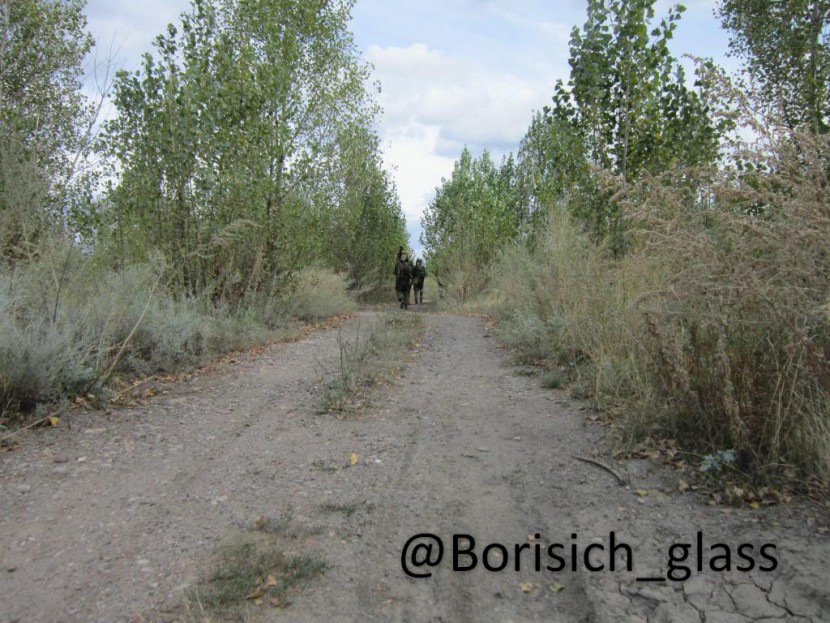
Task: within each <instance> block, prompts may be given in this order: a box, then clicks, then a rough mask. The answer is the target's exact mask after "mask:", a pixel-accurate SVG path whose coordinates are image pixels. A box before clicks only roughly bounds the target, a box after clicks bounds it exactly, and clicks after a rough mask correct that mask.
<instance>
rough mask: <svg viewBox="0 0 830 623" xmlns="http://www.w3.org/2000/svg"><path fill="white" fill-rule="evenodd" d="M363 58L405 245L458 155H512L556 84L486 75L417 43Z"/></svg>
mask: <svg viewBox="0 0 830 623" xmlns="http://www.w3.org/2000/svg"><path fill="white" fill-rule="evenodd" d="M366 56H367V60H369V61H370V62H371V63H372V64H373V65H374V67H375V71H374V78H375V79H377V80H379V81H380V82H381V84H382V92H381V95H380V103H381V106H382V107H383V111H384V112H383V117H382V119H381V128H380V129H381V135H382V139H383V142H384V144H385V145H386V147H385V149H384V151H385V159H386V161H387V162H388V163H389V164H390V165H391V166H392V167H393V168H394V176H395V179H396V182H397V185H398V192H399V195H400V198H401V204H402V207H403V210H404V213H405V215H406V217H407V224H408V228H409V231H410V233H411V234H412V238H413V243H414V242H415V241H416V238H417V233H418V232H419V230H420V228H419V225H418V224H419V223H420V219H421V215H422V214H423V210H424V209H425V208H426V206H427V204H428V202H429V200H430V199H431V198H432V196H433V195H434V192H435V187H436V186H437V185H438V184H440V180H441V178H442V177H449V175H450V174H451V173H452V166H453V163H454V161H455V160H456V159H457V158H458V156H459V155H460V153H461V149H462V148H463V147H464V146H465V145H466V146H468V147H469V148H470V149H471V150H472V151H473V153H476V154H477V153H480V152H481V150H483V149H484V148H487V149H489V150H490V151H491V153H492V154H493V157H494V159H496V160H497V161H498V159H500V158H501V157H502V156H503V155H505V154H506V153H507V152H508V151H515V150H516V148H517V147H518V143H519V141H520V140H521V138H522V136H523V135H524V133H525V131H526V130H527V127H528V125H529V124H530V118H531V114H532V111H533V110H538V109H539V108H541V107H542V106H543V105H545V104H546V103H548V101H549V100H550V96H551V94H552V93H553V86H554V84H555V81H556V78H557V77H559V76H556V75H555V74H554V73H552V72H550V71H548V72H538V73H536V72H532V71H531V72H528V73H527V74H526V75H522V74H521V73H519V72H520V71H521V70H522V69H523V68H522V67H521V66H519V67H517V71H516V72H512V73H511V72H506V71H504V70H503V69H491V68H489V67H488V66H487V65H486V64H483V63H476V62H474V61H473V60H470V59H462V58H459V57H454V56H450V55H448V54H446V53H444V52H441V51H439V50H435V49H432V48H430V47H429V46H427V45H426V44H425V43H414V44H411V45H409V46H406V47H397V46H387V47H381V46H371V47H370V48H369V50H368V52H367V54H366Z"/></svg>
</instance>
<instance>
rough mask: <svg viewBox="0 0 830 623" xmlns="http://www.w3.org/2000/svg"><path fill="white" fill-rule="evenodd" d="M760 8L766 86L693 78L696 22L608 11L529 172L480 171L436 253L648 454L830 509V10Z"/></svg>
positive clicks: (591, 7) (444, 210) (583, 47)
mask: <svg viewBox="0 0 830 623" xmlns="http://www.w3.org/2000/svg"><path fill="white" fill-rule="evenodd" d="M750 4H751V3H744V2H739V1H735V2H731V1H730V2H724V3H723V4H722V5H721V7H720V9H719V10H720V14H721V17H722V19H723V23H724V25H725V27H726V28H728V29H729V31H730V33H731V35H732V47H733V51H734V52H735V53H737V54H739V55H741V56H742V57H743V58H744V60H745V62H746V70H745V77H746V78H747V79H746V80H744V79H742V77H741V76H737V77H729V76H726V75H724V73H723V72H722V71H721V70H719V69H718V68H717V67H715V66H713V65H712V63H711V62H709V61H705V60H702V59H694V62H695V67H696V76H695V78H694V81H692V80H691V79H686V77H685V76H684V72H683V69H682V67H681V66H680V64H679V63H678V62H677V61H676V60H675V59H674V58H673V57H672V56H671V54H670V52H669V47H668V41H669V40H670V39H671V37H672V32H673V30H674V28H675V25H676V23H677V21H678V20H679V19H680V16H681V14H682V12H683V8H682V7H680V6H677V7H675V8H673V9H671V10H670V11H669V13H668V14H667V15H666V16H664V17H663V18H662V19H658V18H656V17H655V13H654V6H653V5H654V3H653V2H652V1H651V0H637V1H635V2H617V1H612V2H604V3H603V2H595V1H593V0H591V1H589V2H588V17H587V20H586V22H585V24H584V26H583V27H582V28H577V29H574V31H573V33H572V36H571V67H572V73H571V79H570V81H569V82H568V83H567V84H559V85H558V86H557V88H556V91H555V93H554V96H553V103H552V105H551V106H550V107H546V108H545V109H544V110H542V111H539V112H537V113H536V114H535V116H534V118H533V122H532V124H531V126H530V128H529V129H528V132H527V134H526V136H525V138H524V140H523V142H522V145H521V148H520V150H519V153H518V155H517V156H516V157H515V158H514V157H512V156H511V157H508V158H506V159H505V160H504V161H503V162H502V164H501V166H496V165H494V164H493V163H492V161H491V159H490V156H489V154H487V153H486V152H485V153H484V154H482V155H481V156H480V157H478V158H476V157H473V156H472V155H471V154H470V153H469V152H468V151H467V150H465V151H464V152H463V153H462V154H461V157H460V159H459V160H458V161H457V163H456V166H455V170H454V172H453V174H452V176H451V178H450V179H445V180H444V181H443V184H442V186H441V187H440V188H439V189H438V192H437V194H436V196H435V198H434V199H433V201H432V203H431V205H430V208H429V211H428V213H427V215H426V217H425V219H424V238H423V241H424V243H425V245H426V246H427V247H428V249H429V262H430V265H431V267H432V269H433V271H435V272H437V273H439V274H443V279H442V280H443V281H445V282H446V283H447V284H448V285H449V287H448V289H447V295H448V297H449V298H451V299H452V300H454V302H456V303H457V304H462V305H465V306H468V307H469V306H475V307H478V308H480V309H483V310H485V311H488V312H490V313H492V314H493V315H495V316H496V317H497V318H498V320H499V332H500V334H501V336H502V337H503V339H504V341H505V342H506V343H507V344H508V345H509V346H510V347H511V349H512V350H513V352H514V354H515V357H516V359H517V360H519V361H521V362H523V363H536V364H539V365H542V366H544V367H545V368H547V369H548V373H547V374H546V375H545V377H544V378H545V384H547V385H548V386H557V385H561V384H563V383H568V384H569V387H570V391H571V393H572V395H574V396H578V397H581V398H587V399H589V400H591V401H592V402H593V404H594V405H595V406H596V408H597V409H600V410H603V411H605V412H606V413H607V414H609V416H615V420H614V421H615V422H616V423H617V424H618V425H619V426H620V427H621V429H622V430H623V431H624V437H625V439H626V440H627V441H628V442H629V443H630V445H631V446H634V445H642V444H643V443H645V442H648V440H655V441H658V440H666V439H668V440H672V444H674V443H675V440H676V443H677V444H679V447H680V448H682V450H684V451H686V452H688V453H690V454H689V455H687V456H691V457H694V456H698V457H700V459H701V461H702V463H703V464H704V465H707V464H708V463H707V460H706V459H705V458H704V457H708V458H709V463H711V462H712V460H714V459H713V457H715V458H718V457H721V458H723V461H722V462H728V463H729V466H730V468H731V469H732V470H733V471H734V470H737V472H739V473H741V474H742V475H743V477H744V478H747V479H749V480H752V481H755V482H756V483H763V484H769V483H776V484H781V483H787V484H788V485H794V486H801V487H808V488H811V489H812V490H825V491H826V486H827V483H828V481H830V298H828V297H829V296H830V254H828V247H827V241H828V240H830V189H828V174H830V132H828V130H830V93H828V85H830V40H828V35H827V29H826V23H827V22H826V20H827V16H828V11H830V6H828V5H827V3H826V2H816V3H806V4H805V5H798V7H796V6H795V5H792V4H787V5H786V6H785V5H779V4H776V3H771V2H762V3H761V5H763V8H762V9H758V10H756V8H757V7H756V6H755V5H752V6H750ZM756 4H757V3H756ZM782 13H784V14H782ZM750 77H751V80H749V78H750ZM692 82H694V86H691V85H692ZM749 84H751V85H752V87H750V86H747V85H749ZM790 94H791V95H792V97H790ZM724 457H725V458H724ZM718 460H720V459H718Z"/></svg>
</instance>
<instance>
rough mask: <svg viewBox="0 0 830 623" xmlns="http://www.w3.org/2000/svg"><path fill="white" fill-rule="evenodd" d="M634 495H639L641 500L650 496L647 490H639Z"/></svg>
mask: <svg viewBox="0 0 830 623" xmlns="http://www.w3.org/2000/svg"><path fill="white" fill-rule="evenodd" d="M634 493H636V494H637V495H639V496H640V497H641V498H644V497H646V496H647V495H648V491H646V490H645V489H637V490H636V491H635V492H634Z"/></svg>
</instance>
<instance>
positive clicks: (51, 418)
mask: <svg viewBox="0 0 830 623" xmlns="http://www.w3.org/2000/svg"><path fill="white" fill-rule="evenodd" d="M60 421H61V419H60V418H59V417H57V416H54V415H50V416H49V425H50V426H57V425H58V424H59V423H60Z"/></svg>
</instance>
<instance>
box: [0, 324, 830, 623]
mask: <svg viewBox="0 0 830 623" xmlns="http://www.w3.org/2000/svg"><path fill="white" fill-rule="evenodd" d="M397 313H423V312H422V311H420V310H418V309H415V310H413V311H410V312H397ZM423 315H424V319H425V322H426V332H425V335H424V338H423V340H422V342H421V343H420V345H419V346H418V347H417V348H416V349H414V350H413V352H412V353H411V355H412V357H411V361H409V363H408V365H407V367H406V368H405V370H404V373H403V374H402V376H401V377H400V378H398V379H397V380H396V381H395V382H394V383H393V384H391V385H389V386H386V387H384V388H382V389H381V390H380V391H379V392H378V393H376V394H375V395H374V396H373V400H372V406H371V407H370V408H369V409H368V410H367V411H366V412H365V413H363V414H360V415H348V416H346V417H344V418H337V417H335V416H333V415H330V414H328V415H318V414H315V412H314V405H315V397H316V395H317V392H318V385H319V382H320V379H321V377H322V376H323V374H324V371H325V370H327V369H328V370H331V369H333V367H334V366H335V365H336V361H337V356H338V348H337V342H336V340H337V331H335V330H328V331H321V332H318V333H316V334H314V335H312V336H311V337H309V338H308V339H305V340H303V341H300V342H296V343H288V344H279V345H274V346H271V347H269V348H268V349H267V350H266V352H265V353H264V354H259V355H240V356H239V357H237V358H236V360H235V361H233V362H229V363H226V364H223V365H220V366H215V367H213V368H212V369H211V370H210V371H206V372H202V373H197V374H194V375H193V377H192V378H191V379H189V380H188V381H186V382H183V383H179V384H171V385H169V386H167V387H166V388H162V389H164V390H165V391H166V392H167V393H163V394H161V395H159V396H156V397H154V398H150V399H147V400H146V401H144V402H143V403H142V404H140V405H139V406H137V407H135V408H132V409H120V410H116V411H114V412H112V413H111V414H108V415H107V414H103V413H89V414H83V415H81V414H76V415H75V416H74V418H73V428H72V430H71V431H70V430H68V429H67V428H66V427H65V426H59V427H58V428H56V429H54V430H38V431H35V432H32V433H29V434H24V435H21V436H20V441H21V445H20V447H19V448H17V449H15V450H13V451H10V452H4V453H3V454H0V508H2V517H0V602H1V604H0V623H11V622H13V621H20V622H26V623H28V622H40V621H43V622H58V621H62V622H67V623H68V622H75V621H84V622H86V621H102V622H103V621H107V622H109V621H134V622H135V621H147V622H150V621H169V620H171V617H174V618H175V617H176V616H178V615H177V614H175V613H177V612H178V613H181V610H180V609H179V610H177V608H180V605H181V603H182V600H183V599H184V596H185V595H186V593H187V590H188V587H190V586H192V585H193V584H194V583H195V582H196V580H197V578H198V577H199V575H200V572H201V571H202V570H203V569H204V567H205V564H206V561H207V560H208V559H209V558H210V557H211V554H212V552H213V551H214V550H215V548H216V546H217V545H219V544H220V543H222V542H224V541H226V540H227V539H228V538H229V537H231V536H232V535H233V534H235V533H239V532H242V531H245V530H246V529H248V528H249V527H250V526H251V524H252V523H255V522H256V521H257V518H260V519H261V518H263V517H269V518H270V517H281V516H286V515H285V514H286V512H288V511H290V513H291V518H292V522H293V523H294V524H295V525H299V526H314V527H315V529H314V530H309V531H308V532H307V533H304V536H302V537H301V538H299V539H297V541H296V543H295V545H294V546H295V547H296V548H298V549H302V550H304V551H308V552H313V553H315V554H317V555H319V556H321V557H322V558H323V559H325V561H326V562H327V563H328V565H329V568H328V570H327V571H326V573H325V574H324V575H323V576H322V577H319V578H317V579H316V580H314V581H313V582H311V583H310V584H309V586H308V587H307V588H306V589H305V590H303V591H302V592H299V593H296V594H295V595H293V597H292V603H291V605H290V606H288V607H282V608H274V607H270V606H268V605H267V604H265V605H262V606H257V605H253V604H252V605H251V607H250V613H251V614H250V616H251V619H252V620H265V621H308V622H312V621H360V622H366V621H399V622H421V621H423V622H427V621H429V622H445V623H454V622H462V621H471V622H472V621H476V622H478V621H498V622H509V621H513V622H515V623H520V622H523V621H554V622H558V621H562V622H571V621H573V622H576V621H586V622H588V621H598V622H605V621H609V622H614V621H621V622H624V623H628V622H632V623H633V622H637V621H639V622H645V621H648V622H650V623H661V622H662V623H666V622H676V623H686V622H696V623H698V622H706V623H717V622H735V623H742V622H744V621H772V620H778V621H812V622H816V623H817V622H819V621H830V595H829V594H828V586H830V571H828V565H829V564H830V537H828V532H827V529H826V519H827V518H826V516H824V515H822V514H821V513H820V512H819V511H817V510H816V507H814V506H809V505H803V504H791V505H785V506H780V507H773V508H769V509H765V508H762V509H759V510H752V509H749V508H723V507H711V506H707V505H706V499H705V498H704V497H702V496H700V495H698V494H695V493H692V492H686V493H681V492H679V491H678V490H677V483H678V476H677V474H675V473H673V471H672V470H671V469H670V468H667V467H664V466H661V465H659V464H657V463H655V462H652V461H647V460H631V461H613V460H612V459H611V458H609V456H608V451H609V440H608V439H607V438H606V437H607V432H606V431H607V429H605V428H604V427H603V426H602V425H601V424H600V423H599V422H597V421H592V420H591V419H590V418H589V417H588V415H589V412H588V411H587V410H584V407H583V408H582V409H583V410H580V406H579V405H578V404H571V403H570V401H568V400H567V398H566V395H565V394H564V393H563V392H559V391H551V390H544V389H541V388H540V387H539V383H538V380H537V379H535V378H531V377H528V376H525V375H522V374H517V369H516V368H515V367H513V366H511V365H510V364H509V363H508V358H507V356H506V353H505V352H504V351H502V350H501V349H500V348H499V347H498V344H497V342H496V339H495V338H494V337H491V336H490V334H489V333H488V330H487V328H486V327H485V325H484V324H483V323H482V321H481V320H479V319H475V318H468V317H459V316H446V315H435V314H428V313H424V314H423ZM372 317H373V315H372V314H371V313H364V314H361V323H363V326H364V329H363V330H365V325H366V323H368V322H371V319H372ZM355 326H356V323H355V322H352V323H351V324H350V325H348V326H347V327H346V328H345V329H344V331H346V333H347V334H348V331H350V330H352V331H353V330H354V327H355ZM594 450H597V451H598V454H597V456H596V458H597V459H598V460H600V461H602V462H604V463H606V464H608V465H610V466H612V467H613V469H614V470H616V471H617V472H618V473H619V474H620V475H621V476H622V477H623V478H625V479H626V481H627V485H624V486H621V485H619V484H618V482H617V481H616V479H615V477H614V476H613V475H612V474H610V473H608V472H606V471H605V470H603V469H601V468H599V467H597V466H596V465H592V464H590V463H587V462H584V461H580V460H576V459H574V458H573V456H574V455H577V456H583V457H591V456H592V451H594ZM352 453H354V455H353V454H352ZM419 533H430V534H434V535H436V536H437V537H439V538H440V539H442V541H443V550H444V551H443V554H444V556H443V560H442V561H441V564H439V565H437V566H434V567H427V566H417V565H416V564H415V563H413V562H412V559H411V558H412V557H409V558H407V557H406V556H404V557H403V558H402V550H403V548H404V546H405V544H407V542H408V541H410V538H411V537H413V536H414V535H416V534H419ZM453 535H468V536H471V537H473V538H474V540H475V545H474V546H472V544H471V542H470V541H469V539H468V538H467V537H458V538H457V539H455V543H454V539H453ZM419 543H420V544H421V545H420V546H419V545H418V544H419ZM454 544H455V546H456V547H455V549H456V550H458V551H457V552H456V554H457V555H455V556H454V551H453V550H454ZM410 545H411V547H410V549H409V553H410V554H412V555H413V556H414V559H415V561H416V563H417V562H422V560H423V558H424V556H425V555H426V554H428V553H431V556H432V559H433V560H434V558H435V556H436V555H437V553H438V551H439V548H438V544H437V543H436V542H432V549H431V550H428V548H427V541H426V540H424V539H421V540H418V541H413V542H411V543H410ZM488 545H490V547H489V548H488V547H487V546H488ZM614 545H615V546H616V548H615V551H616V556H614V555H613V554H612V553H611V549H612V546H614ZM686 545H688V547H686ZM470 551H472V553H473V554H474V555H475V559H476V562H477V564H476V566H475V568H474V569H470V570H467V571H461V570H457V571H453V568H452V567H453V559H454V558H455V562H456V566H457V567H462V568H469V567H472V566H473V561H474V558H473V556H472V555H470ZM586 552H587V555H586ZM727 552H728V559H727ZM684 553H685V554H686V556H685V557H684V556H683V555H684ZM574 554H575V555H574ZM405 561H408V562H407V565H406V566H407V568H408V570H409V572H410V573H412V574H427V573H431V574H432V575H431V577H427V578H416V577H410V576H409V575H407V573H405V570H404V569H403V568H402V563H403V562H405ZM672 561H673V562H672ZM750 561H751V563H750ZM485 563H486V566H488V567H490V568H491V569H499V568H502V567H503V569H502V570H500V571H497V570H493V571H490V570H488V569H487V568H485ZM628 563H631V570H630V571H629V570H628V568H627V566H628ZM612 564H613V566H614V570H613V571H612V570H611V567H612ZM537 567H538V570H537ZM727 567H728V570H727ZM750 567H751V569H750ZM549 568H550V569H553V570H550V569H549ZM687 572H688V573H687ZM686 575H688V577H685V576H686ZM681 580H682V581H681ZM171 613H174V614H171Z"/></svg>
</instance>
